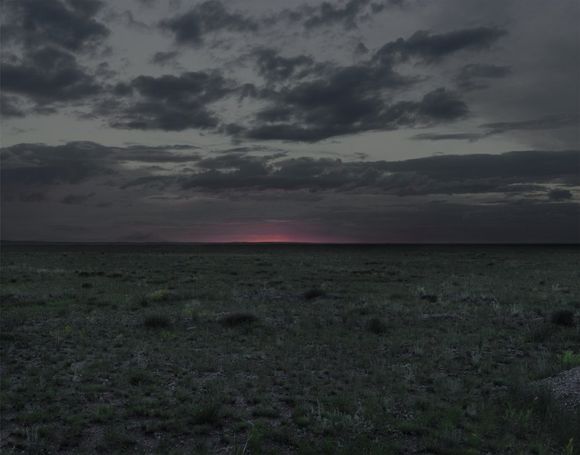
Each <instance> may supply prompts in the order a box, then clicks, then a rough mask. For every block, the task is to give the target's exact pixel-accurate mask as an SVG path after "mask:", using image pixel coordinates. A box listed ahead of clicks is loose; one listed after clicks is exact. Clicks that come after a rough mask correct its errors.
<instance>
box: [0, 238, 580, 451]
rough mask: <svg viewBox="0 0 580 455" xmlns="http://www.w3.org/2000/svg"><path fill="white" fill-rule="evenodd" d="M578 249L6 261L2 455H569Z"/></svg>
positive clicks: (179, 253) (73, 253) (68, 256)
mask: <svg viewBox="0 0 580 455" xmlns="http://www.w3.org/2000/svg"><path fill="white" fill-rule="evenodd" d="M579 264H580V249H579V248H575V247H547V246H543V247H542V246H536V247H511V246H366V247H362V246H360V247H357V246H307V245H222V246H220V245H214V246H203V245H198V246H195V245H188V246H155V245H149V246H70V245H53V246H40V245H36V246H35V245H30V246H15V245H9V246H4V247H3V249H2V274H1V280H2V281H1V285H2V291H1V294H2V295H1V303H0V305H1V306H0V309H1V319H0V320H1V332H0V343H1V344H0V346H1V353H2V363H1V381H2V382H1V391H0V392H1V406H2V407H1V418H2V422H1V426H0V434H1V436H2V439H1V448H0V449H1V451H2V453H6V454H10V453H70V454H78V453H107V454H111V453H163V454H164V453H176V454H178V453H186V454H188V453H232V454H244V453H246V454H260V453H270V454H284V453H300V454H315V453H327V454H340V453H343V454H366V453H369V454H370V453H372V454H391V453H393V454H406V453H423V454H430V453H439V454H480V453H481V454H504V453H505V454H528V453H532V454H562V453H563V454H568V455H571V454H576V453H580V437H579V436H580V431H579V428H580V420H578V415H577V414H574V412H565V411H563V410H561V409H560V408H559V407H558V404H557V403H556V402H554V400H552V399H551V398H550V396H549V395H548V394H546V393H545V392H543V391H537V390H536V389H534V388H531V387H530V386H529V385H530V384H533V383H534V381H537V380H540V379H542V378H546V377H549V376H552V375H554V374H557V373H559V372H561V371H564V370H567V369H571V368H574V367H577V366H580V328H579V324H578V317H579V314H580V267H578V265H579Z"/></svg>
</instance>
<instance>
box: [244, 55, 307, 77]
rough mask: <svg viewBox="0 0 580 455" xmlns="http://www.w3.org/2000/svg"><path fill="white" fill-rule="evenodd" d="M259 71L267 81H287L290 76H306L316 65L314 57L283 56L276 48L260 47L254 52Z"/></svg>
mask: <svg viewBox="0 0 580 455" xmlns="http://www.w3.org/2000/svg"><path fill="white" fill-rule="evenodd" d="M253 55H254V57H255V58H256V64H257V67H258V73H259V74H260V75H261V76H262V77H264V78H265V79H266V80H267V81H278V80H283V81H286V80H287V79H288V78H290V77H298V78H300V77H302V76H305V75H306V74H307V72H308V70H309V69H310V68H311V67H312V66H313V65H314V60H313V59H312V57H309V56H306V55H298V56H295V57H283V56H281V55H279V53H278V52H277V51H276V50H274V49H268V48H258V49H255V50H254V52H253Z"/></svg>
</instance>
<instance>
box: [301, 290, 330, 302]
mask: <svg viewBox="0 0 580 455" xmlns="http://www.w3.org/2000/svg"><path fill="white" fill-rule="evenodd" d="M302 295H303V297H304V298H305V299H306V300H314V299H318V298H320V297H325V296H326V291H324V290H323V289H319V288H312V289H309V290H308V291H306V292H304V294H302Z"/></svg>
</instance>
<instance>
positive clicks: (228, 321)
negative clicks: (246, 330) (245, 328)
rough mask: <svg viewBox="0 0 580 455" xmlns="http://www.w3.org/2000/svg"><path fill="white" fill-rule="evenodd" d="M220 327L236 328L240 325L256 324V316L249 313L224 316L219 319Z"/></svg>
mask: <svg viewBox="0 0 580 455" xmlns="http://www.w3.org/2000/svg"><path fill="white" fill-rule="evenodd" d="M219 322H220V324H221V325H223V326H225V327H238V326H241V325H251V324H254V323H256V322H258V316H256V315H255V314H254V313H249V312H235V313H228V314H224V315H223V316H221V317H220V318H219Z"/></svg>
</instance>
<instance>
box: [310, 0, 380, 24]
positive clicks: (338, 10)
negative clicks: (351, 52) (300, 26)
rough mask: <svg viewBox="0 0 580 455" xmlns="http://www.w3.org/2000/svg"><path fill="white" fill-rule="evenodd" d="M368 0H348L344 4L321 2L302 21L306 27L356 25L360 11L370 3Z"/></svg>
mask: <svg viewBox="0 0 580 455" xmlns="http://www.w3.org/2000/svg"><path fill="white" fill-rule="evenodd" d="M370 3H371V2H370V0H349V1H348V2H346V4H345V5H344V6H340V5H337V4H336V3H331V2H322V4H321V5H320V6H319V7H317V8H316V10H315V11H313V12H312V13H311V14H310V15H308V17H307V19H306V20H305V21H304V26H305V27H306V28H310V29H311V28H315V27H320V26H329V25H334V24H337V23H339V24H342V25H343V26H344V27H345V28H354V27H356V20H357V17H358V15H359V14H360V13H362V12H363V11H364V10H365V9H366V7H367V6H368V5H369V4H370Z"/></svg>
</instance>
